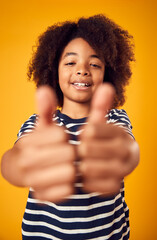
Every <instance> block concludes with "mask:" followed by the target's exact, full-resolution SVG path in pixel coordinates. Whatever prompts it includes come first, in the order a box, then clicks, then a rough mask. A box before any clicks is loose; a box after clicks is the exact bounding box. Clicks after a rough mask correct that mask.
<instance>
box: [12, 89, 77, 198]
mask: <svg viewBox="0 0 157 240" xmlns="http://www.w3.org/2000/svg"><path fill="white" fill-rule="evenodd" d="M36 99H37V106H38V111H39V122H38V125H37V128H36V129H35V131H34V132H33V133H32V134H29V135H28V136H25V137H23V138H21V139H20V140H19V141H18V142H17V144H15V145H16V151H17V152H18V171H17V175H19V179H21V181H22V183H21V184H22V185H23V186H27V187H32V188H33V189H34V193H33V194H34V197H36V198H38V199H41V200H48V201H53V202H58V201H61V200H63V198H65V197H67V196H69V195H70V194H72V193H73V185H74V184H73V183H74V181H75V169H74V160H75V158H76V156H75V155H76V154H75V150H74V148H73V147H72V146H71V145H70V144H69V143H68V138H67V134H66V133H65V132H64V128H62V127H58V126H56V125H55V124H54V123H53V122H52V113H53V112H54V111H55V109H56V104H55V103H56V98H55V95H54V92H52V90H51V89H50V88H48V87H40V88H39V89H38V90H37V94H36Z"/></svg>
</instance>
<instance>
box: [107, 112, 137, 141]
mask: <svg viewBox="0 0 157 240" xmlns="http://www.w3.org/2000/svg"><path fill="white" fill-rule="evenodd" d="M106 117H107V123H113V124H115V125H117V126H120V127H123V128H124V129H125V130H126V131H127V132H128V133H129V134H130V135H131V136H132V137H133V138H134V136H133V133H132V128H133V127H132V124H131V122H130V119H129V117H128V115H127V113H126V111H125V110H124V109H111V110H110V111H109V112H108V114H107V115H106Z"/></svg>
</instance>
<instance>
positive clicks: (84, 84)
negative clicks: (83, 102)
mask: <svg viewBox="0 0 157 240" xmlns="http://www.w3.org/2000/svg"><path fill="white" fill-rule="evenodd" d="M72 85H74V86H78V87H90V86H91V84H89V83H72Z"/></svg>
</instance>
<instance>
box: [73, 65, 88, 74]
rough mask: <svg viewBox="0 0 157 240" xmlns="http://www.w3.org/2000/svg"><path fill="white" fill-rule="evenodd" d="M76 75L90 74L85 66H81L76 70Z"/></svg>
mask: <svg viewBox="0 0 157 240" xmlns="http://www.w3.org/2000/svg"><path fill="white" fill-rule="evenodd" d="M76 75H81V76H88V75H90V72H89V70H88V68H87V67H86V66H84V65H82V64H81V65H80V66H79V67H78V68H77V70H76Z"/></svg>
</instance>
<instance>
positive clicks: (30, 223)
mask: <svg viewBox="0 0 157 240" xmlns="http://www.w3.org/2000/svg"><path fill="white" fill-rule="evenodd" d="M105 117H106V118H107V119H108V120H107V123H114V124H115V125H118V126H120V127H124V129H125V130H126V131H127V132H128V133H129V134H131V135H132V131H131V130H132V126H131V123H130V120H129V118H128V116H127V114H126V112H125V111H124V110H118V109H112V110H111V111H110V112H109V113H108V114H107V115H106V116H105ZM37 120H38V116H37V115H36V114H34V115H32V116H31V117H30V118H29V119H28V120H27V121H26V122H25V123H24V124H23V125H22V127H21V129H20V131H19V133H18V139H19V138H21V137H23V136H24V135H25V133H29V132H31V131H33V129H34V128H35V127H36V124H37ZM53 120H54V121H57V123H56V124H57V125H58V126H64V127H65V131H66V133H67V134H69V135H70V140H69V143H70V144H75V145H78V144H80V142H79V141H78V135H79V134H80V133H81V131H82V130H80V127H81V126H82V125H84V124H88V122H86V120H87V119H86V118H81V119H71V118H70V117H68V116H67V115H65V114H62V113H61V112H60V111H59V110H57V111H56V113H55V114H54V116H53ZM132 136H133V135H132ZM63 157H64V156H63ZM129 233H130V228H129V209H128V207H127V205H126V203H125V199H124V182H122V186H121V189H120V191H119V193H118V194H116V195H114V196H112V197H105V198H103V197H102V196H101V197H100V196H99V194H98V193H94V192H93V193H85V192H84V191H83V190H82V183H76V184H75V194H74V195H71V196H70V197H69V198H68V201H67V199H66V201H65V202H62V203H59V204H55V203H53V202H47V201H40V200H37V199H34V198H33V196H32V190H31V189H30V191H29V196H28V200H27V206H26V209H25V213H24V217H23V221H22V236H23V240H27V239H29V240H30V239H37V240H44V239H45V240H48V239H52V240H61V239H62V240H87V239H90V240H100V239H101V240H107V239H110V240H120V239H121V240H127V239H129Z"/></svg>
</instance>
